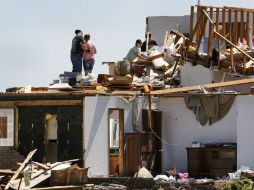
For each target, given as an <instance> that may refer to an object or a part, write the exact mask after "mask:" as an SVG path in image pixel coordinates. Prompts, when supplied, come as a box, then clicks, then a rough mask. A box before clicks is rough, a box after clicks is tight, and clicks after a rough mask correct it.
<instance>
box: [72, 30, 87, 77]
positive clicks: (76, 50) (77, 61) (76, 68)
mask: <svg viewBox="0 0 254 190" xmlns="http://www.w3.org/2000/svg"><path fill="white" fill-rule="evenodd" d="M75 34H76V36H75V37H74V38H73V40H72V46H71V62H72V72H79V73H81V72H82V54H83V49H82V48H81V44H82V43H84V38H83V33H82V31H81V30H75Z"/></svg>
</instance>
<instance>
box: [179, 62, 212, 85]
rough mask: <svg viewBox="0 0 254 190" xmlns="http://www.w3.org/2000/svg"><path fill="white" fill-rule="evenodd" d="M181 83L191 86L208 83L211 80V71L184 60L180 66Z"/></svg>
mask: <svg viewBox="0 0 254 190" xmlns="http://www.w3.org/2000/svg"><path fill="white" fill-rule="evenodd" d="M180 73H181V85H182V86H183V87H184V86H193V85H201V84H208V83H211V82H212V79H213V72H212V71H211V70H210V69H208V68H206V67H204V66H202V65H196V66H192V64H191V63H190V62H186V63H185V64H184V65H183V66H182V67H181V72H180Z"/></svg>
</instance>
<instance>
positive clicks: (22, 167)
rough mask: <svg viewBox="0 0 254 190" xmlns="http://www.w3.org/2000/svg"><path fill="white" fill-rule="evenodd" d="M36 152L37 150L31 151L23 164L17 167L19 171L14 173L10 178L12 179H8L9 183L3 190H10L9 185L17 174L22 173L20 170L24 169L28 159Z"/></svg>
mask: <svg viewBox="0 0 254 190" xmlns="http://www.w3.org/2000/svg"><path fill="white" fill-rule="evenodd" d="M36 151H37V149H34V150H33V151H31V152H30V153H29V154H28V155H27V157H26V159H25V160H24V162H23V163H22V165H21V166H20V167H19V169H18V170H17V171H16V172H15V174H14V175H13V176H12V178H11V179H10V181H9V182H8V184H7V185H6V186H5V189H9V188H10V184H11V182H12V181H14V180H15V179H16V178H17V177H18V176H19V174H20V173H21V172H22V170H23V169H24V168H25V167H26V165H27V163H28V162H29V161H30V159H31V158H32V157H33V155H34V154H35V152H36Z"/></svg>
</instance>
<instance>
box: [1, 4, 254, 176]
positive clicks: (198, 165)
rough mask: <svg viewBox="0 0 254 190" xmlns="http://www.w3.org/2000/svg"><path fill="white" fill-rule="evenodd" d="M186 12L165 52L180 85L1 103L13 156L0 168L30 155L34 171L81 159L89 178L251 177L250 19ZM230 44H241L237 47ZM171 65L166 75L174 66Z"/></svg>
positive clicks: (6, 146) (35, 95) (11, 96)
mask: <svg viewBox="0 0 254 190" xmlns="http://www.w3.org/2000/svg"><path fill="white" fill-rule="evenodd" d="M194 8H195V7H192V8H191V15H190V16H189V17H188V18H189V19H190V22H189V25H188V26H189V29H190V30H189V35H188V36H187V35H186V36H184V35H183V34H182V33H180V32H179V31H175V30H170V31H168V32H167V34H166V36H165V43H167V42H169V41H170V45H171V44H172V43H173V45H174V46H175V45H176V44H177V45H178V46H177V47H176V48H175V50H176V52H174V53H172V54H177V56H176V57H177V60H178V58H179V57H180V58H179V59H181V61H180V63H179V65H180V67H179V73H180V84H176V85H175V86H173V85H170V87H168V88H166V87H161V86H159V87H158V86H155V85H154V86H152V85H151V86H152V87H151V86H147V85H145V86H140V85H139V86H138V87H139V88H138V87H137V86H135V88H134V85H133V86H132V85H130V84H129V83H128V84H127V85H126V84H123V83H118V84H117V85H118V86H114V88H113V87H112V86H110V85H109V84H107V85H106V83H107V82H108V83H110V84H112V81H108V79H105V80H104V79H103V80H104V81H103V82H101V83H100V85H98V87H96V89H91V87H82V88H81V87H77V88H75V87H73V88H71V89H69V88H68V89H53V90H52V89H50V88H32V90H31V92H30V93H17V92H18V91H17V90H16V89H12V90H9V91H8V92H7V93H2V94H0V145H1V146H0V151H1V152H2V153H3V154H4V155H12V154H13V155H20V158H19V156H15V159H16V158H17V159H16V160H15V159H13V160H12V159H8V160H6V161H3V162H1V164H3V165H2V166H1V167H12V166H13V165H15V163H16V161H18V159H22V156H21V155H23V156H26V155H27V154H28V153H29V152H30V151H31V150H33V149H37V152H36V154H35V155H34V157H33V159H34V160H35V161H39V162H55V161H62V160H68V159H74V158H80V161H79V165H80V166H85V167H90V168H89V172H88V173H89V176H110V175H113V176H116V175H117V176H133V175H134V174H135V173H136V172H137V171H138V169H139V168H141V167H146V168H147V169H148V170H150V171H151V172H152V173H153V174H158V173H165V172H167V171H168V170H170V169H171V168H173V167H177V168H180V169H181V170H182V171H188V172H189V174H190V176H193V177H198V176H209V177H217V176H223V175H226V174H227V173H228V172H233V171H235V170H236V168H238V167H240V166H241V165H247V166H250V167H251V168H254V162H253V158H254V154H253V153H252V152H251V151H250V150H249V147H250V146H252V145H254V140H253V138H252V131H253V132H254V129H253V127H252V117H251V114H252V110H253V111H254V104H253V103H252V102H253V101H254V96H253V89H252V88H251V87H252V85H253V83H254V79H253V78H252V77H251V76H250V75H251V72H252V61H253V56H252V54H253V50H252V46H251V43H252V36H253V34H254V30H252V26H253V20H254V19H253V17H254V15H253V12H254V10H250V9H238V8H229V7H221V8H220V7H204V6H197V7H196V9H197V12H196V13H194ZM234 16H235V17H234ZM184 18H185V17H184ZM148 20H149V19H148ZM148 23H149V21H148ZM183 23H184V22H183ZM238 25H239V26H240V27H238ZM148 28H149V27H148ZM181 28H183V27H181ZM149 30H150V29H149ZM233 31H234V32H233ZM150 32H151V31H150ZM214 34H215V35H214ZM172 35H175V37H174V39H176V40H175V41H174V42H173V41H172V40H171V39H172ZM154 36H156V35H154ZM239 37H240V42H243V41H244V38H245V39H246V43H245V44H243V43H241V44H240V45H238V38H239ZM179 39H181V40H180V41H179ZM223 44H224V45H223ZM244 46H245V49H244ZM247 46H248V48H247ZM201 47H202V48H201ZM206 47H207V48H206ZM201 49H202V51H201ZM204 49H206V50H204ZM215 55H217V56H215ZM159 58H161V57H159ZM172 62H173V66H174V68H175V66H177V64H178V61H176V60H175V58H174V60H173V61H172ZM142 64H144V63H142ZM149 64H150V63H149ZM238 69H240V70H238ZM174 71H175V69H173V72H172V73H171V74H172V76H173V74H174ZM236 71H239V72H238V73H237V74H236ZM111 74H112V73H111ZM132 74H133V73H132ZM135 74H137V73H135V71H134V75H135ZM100 77H102V78H103V77H104V76H102V75H101V76H100ZM121 77H122V78H121V79H123V78H124V77H126V76H121ZM135 77H136V76H135ZM108 78H110V77H108ZM113 78H114V79H113V80H115V79H116V78H118V79H119V77H116V76H113ZM127 78H128V80H129V79H130V78H131V80H132V79H134V76H131V77H130V78H129V77H127ZM137 78H138V77H136V80H138V79H137ZM124 79H125V78H124ZM97 82H98V83H99V77H98V81H97ZM118 82H119V81H118ZM103 85H104V86H103ZM125 85H126V86H127V87H128V89H123V86H124V87H125V88H126V86H125ZM111 87H112V89H111ZM147 87H151V88H148V90H147ZM104 88H105V89H104ZM119 88H120V90H119ZM204 158H205V159H204ZM12 161H13V162H12Z"/></svg>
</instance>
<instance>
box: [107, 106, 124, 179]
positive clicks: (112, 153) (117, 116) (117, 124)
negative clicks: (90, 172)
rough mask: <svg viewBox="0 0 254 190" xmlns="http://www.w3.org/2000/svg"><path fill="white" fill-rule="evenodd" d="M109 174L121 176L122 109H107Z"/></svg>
mask: <svg viewBox="0 0 254 190" xmlns="http://www.w3.org/2000/svg"><path fill="white" fill-rule="evenodd" d="M108 127H109V128H108V131H109V175H111V176H123V162H124V161H123V141H124V135H123V134H124V110H123V109H114V108H110V109H109V110H108Z"/></svg>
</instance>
